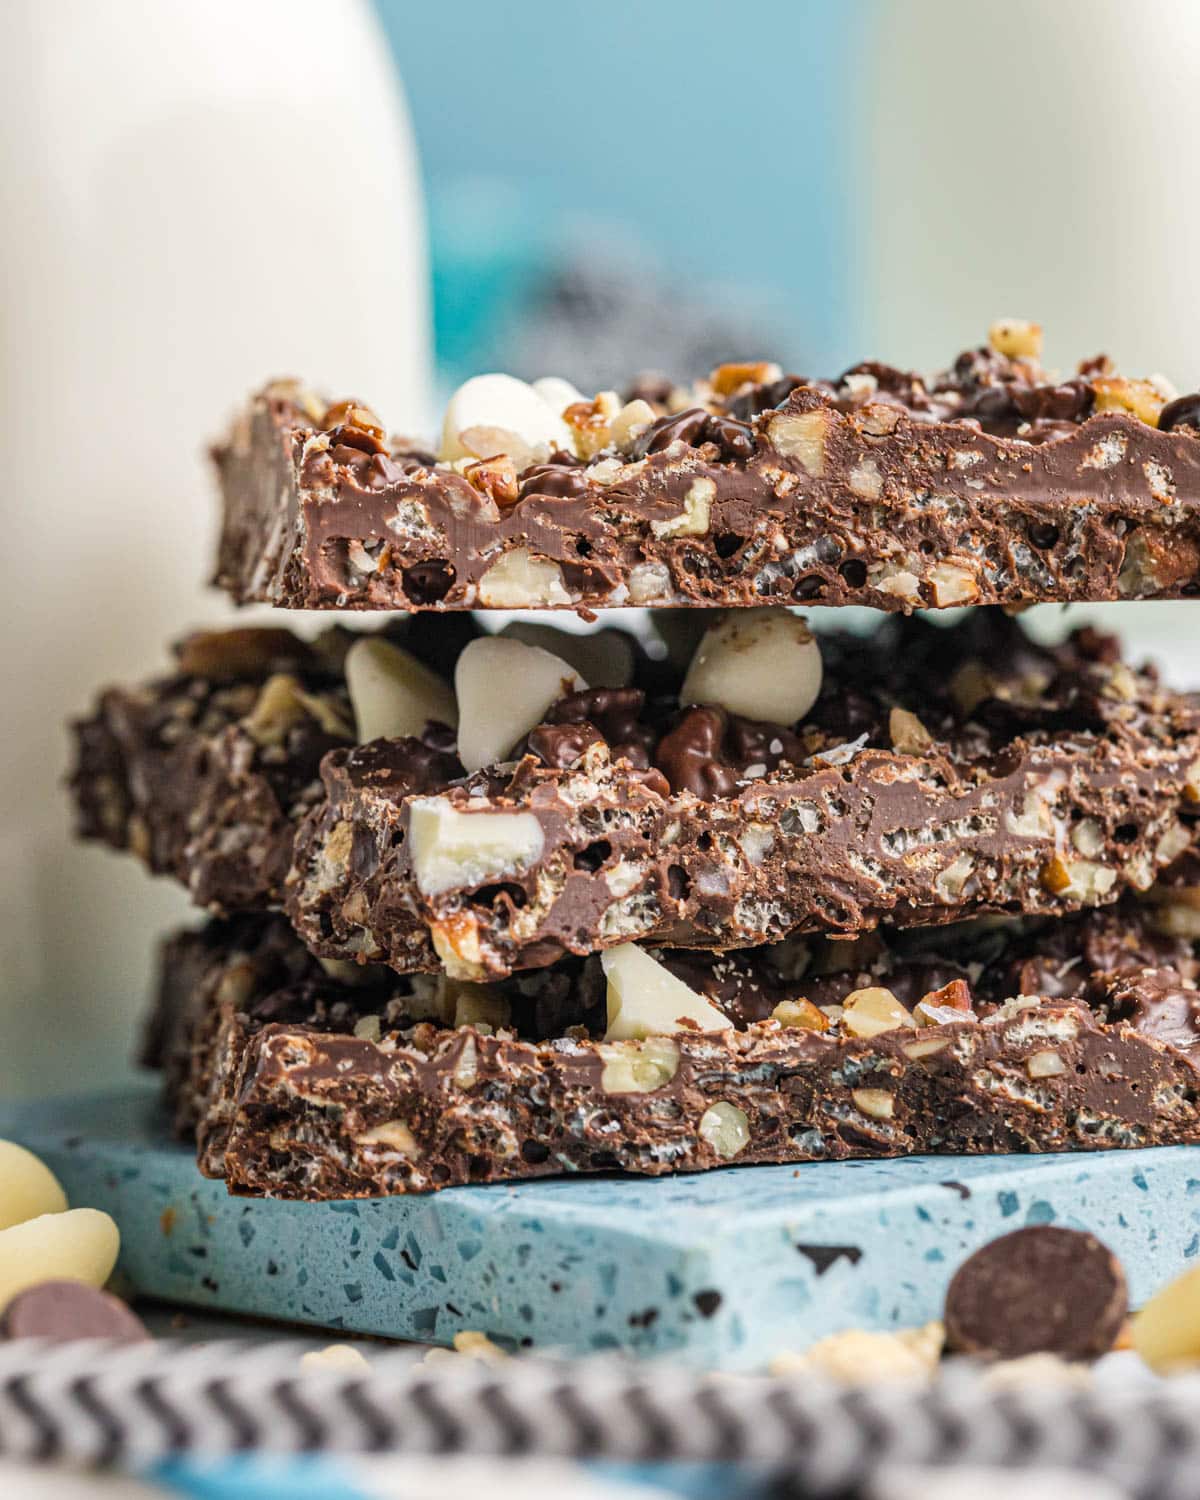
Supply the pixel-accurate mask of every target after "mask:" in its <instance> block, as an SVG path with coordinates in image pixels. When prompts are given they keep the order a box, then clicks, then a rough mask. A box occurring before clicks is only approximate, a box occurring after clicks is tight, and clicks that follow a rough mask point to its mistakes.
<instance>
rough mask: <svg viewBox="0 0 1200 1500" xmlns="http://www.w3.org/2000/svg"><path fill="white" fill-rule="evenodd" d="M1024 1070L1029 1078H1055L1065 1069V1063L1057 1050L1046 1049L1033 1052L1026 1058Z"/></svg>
mask: <svg viewBox="0 0 1200 1500" xmlns="http://www.w3.org/2000/svg"><path fill="white" fill-rule="evenodd" d="M1025 1071H1026V1072H1027V1073H1028V1074H1029V1076H1030V1078H1057V1077H1058V1075H1059V1074H1060V1073H1065V1072H1066V1071H1067V1065H1066V1063H1065V1062H1063V1060H1062V1058H1061V1057H1060V1056H1059V1055H1058V1053H1057V1052H1053V1051H1051V1050H1049V1049H1046V1050H1045V1051H1042V1052H1034V1053H1033V1054H1032V1055H1031V1056H1030V1057H1029V1058H1028V1059H1027V1060H1026V1063H1025Z"/></svg>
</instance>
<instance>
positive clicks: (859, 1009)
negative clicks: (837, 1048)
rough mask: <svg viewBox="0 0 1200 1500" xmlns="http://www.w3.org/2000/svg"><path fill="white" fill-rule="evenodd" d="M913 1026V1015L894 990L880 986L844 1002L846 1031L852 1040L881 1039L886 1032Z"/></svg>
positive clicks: (853, 993) (850, 995)
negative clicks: (880, 1035)
mask: <svg viewBox="0 0 1200 1500" xmlns="http://www.w3.org/2000/svg"><path fill="white" fill-rule="evenodd" d="M912 1025H913V1018H912V1015H911V1014H910V1012H909V1011H907V1010H906V1009H905V1008H904V1006H903V1005H901V1004H900V1002H899V1000H897V999H896V997H895V995H893V994H892V992H891V990H885V989H882V988H880V987H878V986H873V987H870V988H867V989H863V990H854V991H852V992H851V993H850V994H849V995H847V996H846V998H845V1000H843V1001H842V1027H843V1029H844V1030H846V1031H848V1032H850V1034H851V1035H852V1036H861V1037H871V1036H878V1035H879V1034H880V1032H882V1031H895V1030H896V1029H897V1027H900V1026H912Z"/></svg>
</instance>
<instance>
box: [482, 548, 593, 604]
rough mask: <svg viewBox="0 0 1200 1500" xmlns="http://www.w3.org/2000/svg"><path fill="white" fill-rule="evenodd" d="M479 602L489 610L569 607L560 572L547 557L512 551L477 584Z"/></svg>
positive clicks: (518, 549)
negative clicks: (563, 605) (564, 605)
mask: <svg viewBox="0 0 1200 1500" xmlns="http://www.w3.org/2000/svg"><path fill="white" fill-rule="evenodd" d="M479 602H480V603H481V604H482V605H485V606H486V607H487V608H489V609H536V608H538V607H539V606H546V605H551V604H570V602H571V596H570V594H568V593H567V591H566V588H565V587H564V586H563V575H562V569H561V568H560V567H559V565H558V564H557V563H556V562H554V561H553V559H552V558H549V557H538V556H537V555H536V554H535V553H533V552H530V551H529V550H528V548H526V547H514V548H513V550H512V551H511V552H506V553H505V554H504V555H503V557H500V558H498V559H497V560H496V561H495V562H494V563H493V564H492V565H491V567H490V568H489V569H488V570H487V572H486V573H485V574H484V575H483V577H482V578H481V579H480V580H479Z"/></svg>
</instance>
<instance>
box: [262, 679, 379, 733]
mask: <svg viewBox="0 0 1200 1500" xmlns="http://www.w3.org/2000/svg"><path fill="white" fill-rule="evenodd" d="M306 718H312V719H315V720H316V721H317V722H318V723H319V724H320V726H321V728H322V729H324V730H325V731H326V733H327V734H336V735H341V736H343V737H344V738H346V739H353V737H354V736H353V735H352V734H351V732H350V726H349V725H348V724H346V723H345V722H344V721H343V720H342V718H341V715H340V714H339V713H338V711H337V709H336V708H335V707H334V705H333V704H332V703H329V702H327V701H326V700H325V699H324V698H322V697H320V696H319V695H318V694H315V693H308V692H305V690H304V688H303V687H302V686H301V683H300V680H299V679H298V678H296V677H293V676H291V674H290V673H287V672H277V673H276V674H275V676H274V677H268V678H267V680H266V682H264V683H263V685H262V690H261V691H260V693H259V695H258V699H257V701H256V702H255V705H254V707H253V709H252V710H251V711H250V713H249V714H248V715H247V716H246V717H245V718H244V719H243V720H242V727H243V728H244V729H245V731H246V733H247V734H248V735H249V736H250V738H251V739H252V740H254V741H256V743H258V744H259V745H262V746H264V747H265V746H268V745H282V744H283V743H284V741H285V740H286V739H287V737H288V734H289V733H290V732H291V731H292V730H293V729H294V728H295V727H296V725H297V724H300V723H302V722H303V720H304V719H306Z"/></svg>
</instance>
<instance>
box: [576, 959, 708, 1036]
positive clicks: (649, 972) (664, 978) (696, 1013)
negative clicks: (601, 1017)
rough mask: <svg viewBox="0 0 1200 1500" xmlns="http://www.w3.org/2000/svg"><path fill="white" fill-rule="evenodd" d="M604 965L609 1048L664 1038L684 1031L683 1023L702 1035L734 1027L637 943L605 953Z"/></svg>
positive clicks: (701, 996) (601, 960) (602, 962)
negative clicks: (652, 1038)
mask: <svg viewBox="0 0 1200 1500" xmlns="http://www.w3.org/2000/svg"><path fill="white" fill-rule="evenodd" d="M600 962H601V964H602V966H603V968H604V974H605V977H606V979H607V980H608V1030H607V1031H606V1032H605V1033H604V1040H605V1041H606V1042H611V1041H627V1040H631V1039H637V1038H640V1037H645V1036H652V1035H665V1034H667V1033H670V1032H673V1031H679V1030H681V1029H683V1028H682V1027H681V1026H680V1021H683V1022H685V1023H687V1022H690V1023H692V1024H693V1025H694V1026H695V1027H696V1028H697V1029H698V1030H700V1031H728V1029H729V1027H730V1025H731V1024H732V1023H731V1022H730V1020H729V1017H728V1016H726V1015H725V1013H724V1011H721V1010H718V1009H717V1007H716V1006H715V1005H713V1004H711V1003H710V1002H709V1001H708V1000H706V999H705V998H704V996H703V995H698V994H697V993H696V991H695V990H693V989H691V988H690V987H689V986H688V985H686V984H684V982H683V980H682V979H679V978H678V977H677V976H676V975H674V974H672V973H671V971H670V969H668V968H666V967H665V965H663V964H660V963H659V962H658V960H657V959H656V958H653V957H652V956H651V955H650V954H649V953H647V952H646V950H645V949H644V948H639V947H637V946H636V945H635V944H634V943H622V944H621V945H620V946H619V947H616V948H609V949H607V950H606V951H605V952H604V953H603V954H602V955H601V959H600Z"/></svg>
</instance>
